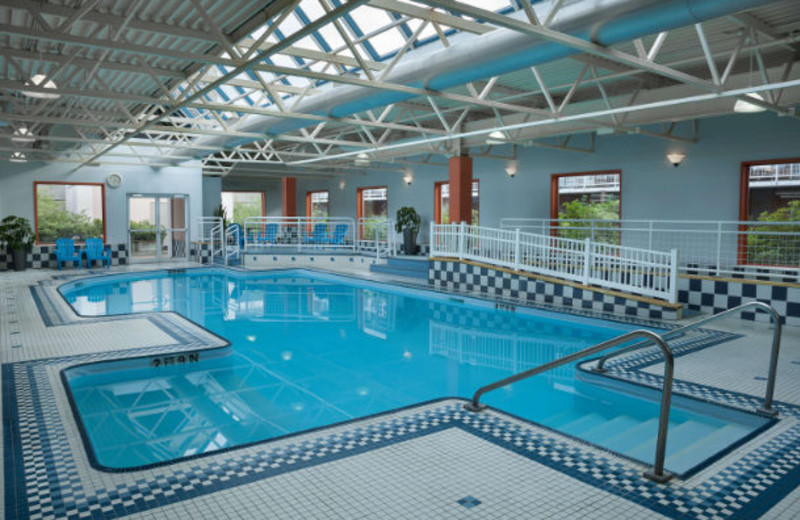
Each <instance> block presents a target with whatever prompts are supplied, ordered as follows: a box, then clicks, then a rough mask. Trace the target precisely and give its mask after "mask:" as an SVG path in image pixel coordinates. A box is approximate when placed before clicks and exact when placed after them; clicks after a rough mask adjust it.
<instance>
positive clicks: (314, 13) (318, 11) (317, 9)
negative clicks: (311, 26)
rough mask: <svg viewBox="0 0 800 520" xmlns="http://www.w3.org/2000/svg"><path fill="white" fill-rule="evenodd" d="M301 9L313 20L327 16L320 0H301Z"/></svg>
mask: <svg viewBox="0 0 800 520" xmlns="http://www.w3.org/2000/svg"><path fill="white" fill-rule="evenodd" d="M300 10H301V11H303V14H304V15H305V16H306V18H308V19H309V20H311V21H312V22H313V21H314V20H317V19H319V18H322V17H323V16H325V9H323V8H322V5H321V4H320V3H319V0H303V1H302V2H300Z"/></svg>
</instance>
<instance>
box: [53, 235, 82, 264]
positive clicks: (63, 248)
mask: <svg viewBox="0 0 800 520" xmlns="http://www.w3.org/2000/svg"><path fill="white" fill-rule="evenodd" d="M82 259H83V253H82V252H81V251H76V250H75V242H74V241H73V240H72V239H71V238H59V239H58V240H56V264H57V265H58V268H59V269H61V264H63V263H64V262H78V269H80V268H81V261H82Z"/></svg>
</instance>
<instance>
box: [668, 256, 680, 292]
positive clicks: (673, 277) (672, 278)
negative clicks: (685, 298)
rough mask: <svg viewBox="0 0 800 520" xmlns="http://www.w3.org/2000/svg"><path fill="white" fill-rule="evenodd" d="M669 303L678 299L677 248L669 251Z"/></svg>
mask: <svg viewBox="0 0 800 520" xmlns="http://www.w3.org/2000/svg"><path fill="white" fill-rule="evenodd" d="M669 256H670V261H669V264H670V266H669V299H668V301H669V303H676V302H677V301H678V250H677V249H671V250H670V252H669Z"/></svg>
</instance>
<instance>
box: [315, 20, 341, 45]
mask: <svg viewBox="0 0 800 520" xmlns="http://www.w3.org/2000/svg"><path fill="white" fill-rule="evenodd" d="M317 32H318V33H319V34H320V36H322V38H323V39H324V40H325V42H326V43H327V44H328V46H329V47H330V48H331V49H333V50H336V49H341V48H342V47H344V40H343V39H342V37H341V36H340V35H339V31H337V30H336V27H334V26H333V24H330V23H329V24H326V25H324V26H322V27H320V28H319V30H318V31H317Z"/></svg>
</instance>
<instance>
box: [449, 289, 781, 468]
mask: <svg viewBox="0 0 800 520" xmlns="http://www.w3.org/2000/svg"><path fill="white" fill-rule="evenodd" d="M751 307H752V308H755V309H758V310H762V311H764V312H766V313H768V314H770V316H771V317H772V322H773V325H774V327H773V333H772V351H771V354H770V362H769V376H768V378H767V391H766V395H765V397H764V405H763V406H761V407H759V408H758V409H757V411H758V412H760V413H763V414H767V415H771V416H775V415H777V414H778V412H777V410H775V409H774V408H773V406H772V398H773V394H774V392H775V377H776V374H777V370H778V353H779V351H780V348H781V319H780V315H779V314H778V312H777V311H776V310H775V309H774V308H772V307H771V306H770V305H767V304H766V303H762V302H748V303H745V304H743V305H740V306H738V307H734V308H732V309H728V310H726V311H723V312H720V313H718V314H715V315H714V316H710V317H708V318H705V319H702V320H699V321H696V322H694V323H692V324H691V325H687V326H685V327H680V328H677V329H673V330H671V331H668V332H666V333H664V334H657V333H655V332H652V331H649V330H634V331H633V332H628V333H626V334H623V335H621V336H617V337H616V338H612V339H609V340H607V341H604V342H602V343H598V344H597V345H594V346H592V347H589V348H586V349H583V350H581V351H578V352H575V353H573V354H570V355H568V356H564V357H562V358H559V359H556V360H554V361H551V362H549V363H545V364H543V365H539V366H536V367H533V368H531V369H528V370H525V371H524V372H520V373H518V374H514V375H512V376H509V377H506V378H504V379H501V380H499V381H495V382H494V383H491V384H489V385H486V386H482V387H481V388H479V389H478V390H477V391H476V392H475V394H474V395H473V396H472V400H471V401H470V402H469V403H467V404H465V405H464V408H465V409H467V410H469V411H470V412H480V411H482V410H485V409H486V408H487V405H485V404H483V403H481V402H480V400H481V397H482V396H483V395H484V394H486V393H488V392H492V391H494V390H497V389H498V388H502V387H504V386H508V385H510V384H513V383H516V382H518V381H522V380H523V379H527V378H529V377H533V376H535V375H537V374H541V373H543V372H547V371H549V370H552V369H554V368H558V367H560V366H563V365H566V364H569V363H572V362H575V361H578V360H579V359H582V358H585V357H588V356H592V355H595V354H599V353H600V352H603V351H604V350H608V349H610V348H613V347H616V346H619V345H621V344H623V343H626V342H628V341H630V340H633V339H636V338H644V340H643V341H640V342H638V343H634V344H633V345H629V346H627V347H625V348H622V349H620V350H618V351H615V352H610V353H608V354H606V355H605V356H603V357H602V358H600V360H599V361H598V363H597V366H596V367H595V368H593V369H592V371H593V372H598V373H604V372H606V370H607V369H606V368H605V367H604V365H605V363H606V361H608V359H610V358H612V357H615V356H619V355H621V354H624V353H627V352H631V351H632V350H636V349H639V348H643V347H645V346H648V345H651V344H653V343H655V344H656V345H657V346H658V348H659V349H661V353H662V354H663V356H664V381H663V383H662V385H661V408H660V411H659V418H658V438H657V439H656V454H655V460H654V461H653V466H652V467H651V468H650V469H648V470H647V471H645V472H644V473H643V475H644V477H645V478H647V479H650V480H653V481H655V482H658V483H664V482H667V481H668V480H670V479H671V478H672V477H673V475H672V474H671V473H670V472H668V471H665V470H664V458H665V457H666V450H667V429H668V427H669V411H670V405H671V401H672V382H673V375H674V372H675V357H674V356H673V354H672V349H670V348H669V345H668V344H667V339H674V338H675V337H678V336H680V335H682V334H683V333H685V332H686V331H688V330H691V329H695V328H697V327H699V326H701V325H704V324H706V323H709V322H711V321H715V320H717V319H720V318H723V317H725V316H729V315H731V314H735V313H737V312H741V311H742V310H744V309H747V308H751Z"/></svg>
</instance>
